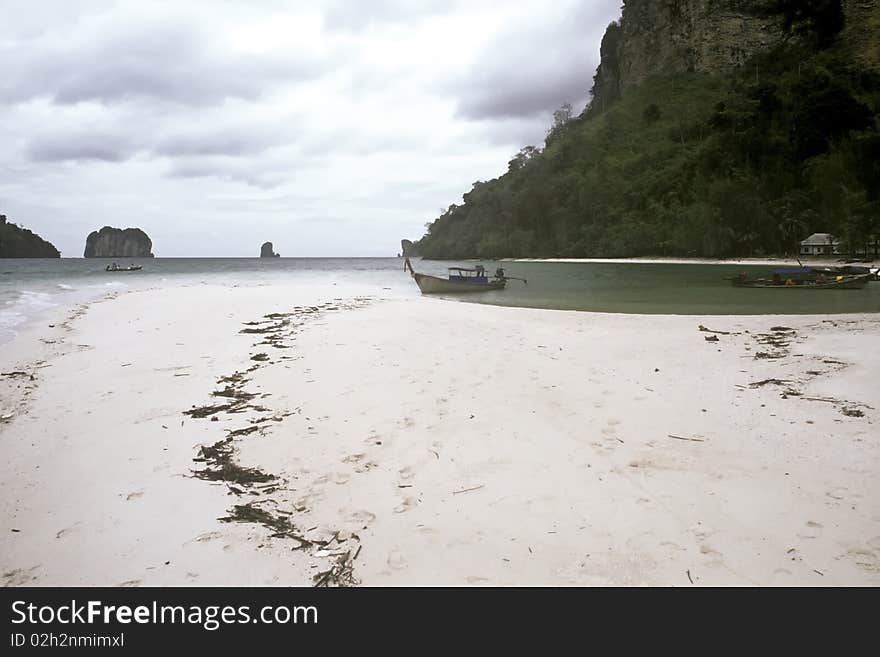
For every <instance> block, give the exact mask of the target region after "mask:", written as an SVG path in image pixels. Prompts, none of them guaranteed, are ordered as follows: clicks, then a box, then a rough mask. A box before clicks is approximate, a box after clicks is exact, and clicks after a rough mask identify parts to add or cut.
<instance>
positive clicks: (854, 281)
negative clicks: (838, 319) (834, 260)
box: [730, 268, 871, 290]
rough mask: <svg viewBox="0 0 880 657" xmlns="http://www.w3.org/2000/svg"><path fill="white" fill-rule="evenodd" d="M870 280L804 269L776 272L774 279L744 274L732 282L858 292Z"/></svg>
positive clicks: (778, 288)
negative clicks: (751, 276) (750, 276)
mask: <svg viewBox="0 0 880 657" xmlns="http://www.w3.org/2000/svg"><path fill="white" fill-rule="evenodd" d="M870 279H871V275H870V274H855V275H850V274H836V275H835V274H832V275H826V274H825V273H824V272H822V271H820V270H814V269H809V268H803V269H780V270H776V271H774V272H773V275H772V278H749V277H748V276H747V275H746V274H744V273H743V274H740V275H739V276H736V277H734V278H732V279H730V280H731V282H732V283H733V285H734V286H735V287H758V288H772V289H776V290H780V289H781V290H858V289H860V288H863V287H865V286H866V285H867V284H868V281H869V280H870Z"/></svg>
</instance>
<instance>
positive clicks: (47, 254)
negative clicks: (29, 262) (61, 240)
mask: <svg viewBox="0 0 880 657" xmlns="http://www.w3.org/2000/svg"><path fill="white" fill-rule="evenodd" d="M60 257H61V254H60V253H59V252H58V249H56V248H55V246H54V245H53V244H52V243H51V242H47V241H46V240H44V239H43V238H42V237H40V236H39V235H37V234H36V233H33V232H31V231H29V230H28V229H27V228H22V227H21V226H17V225H16V224H13V223H9V222H7V220H6V215H5V214H0V258H60Z"/></svg>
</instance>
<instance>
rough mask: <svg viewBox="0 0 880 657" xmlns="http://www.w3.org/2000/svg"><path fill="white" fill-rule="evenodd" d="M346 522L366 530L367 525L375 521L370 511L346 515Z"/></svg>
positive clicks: (374, 516)
mask: <svg viewBox="0 0 880 657" xmlns="http://www.w3.org/2000/svg"><path fill="white" fill-rule="evenodd" d="M347 519H348V522H350V523H353V524H355V525H357V526H358V527H363V528H364V529H366V528H367V525H371V524H372V523H374V522H375V521H376V514H375V513H371V512H370V511H364V510H360V511H352V512H351V513H350V514H348V518H347Z"/></svg>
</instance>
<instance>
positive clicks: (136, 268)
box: [104, 262, 143, 271]
mask: <svg viewBox="0 0 880 657" xmlns="http://www.w3.org/2000/svg"><path fill="white" fill-rule="evenodd" d="M141 269H143V265H129V266H128V267H120V266H119V265H117V264H116V263H115V262H114V263H113V264H112V265H107V266H106V267H105V268H104V271H140V270H141Z"/></svg>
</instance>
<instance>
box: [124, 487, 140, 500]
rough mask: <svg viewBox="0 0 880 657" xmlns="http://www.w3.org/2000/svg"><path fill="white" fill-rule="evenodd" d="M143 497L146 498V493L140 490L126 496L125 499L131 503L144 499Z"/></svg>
mask: <svg viewBox="0 0 880 657" xmlns="http://www.w3.org/2000/svg"><path fill="white" fill-rule="evenodd" d="M143 496H144V491H142V490H138V491H135V492H133V493H129V494H128V495H126V496H125V499H126V500H127V501H129V502H130V501H131V500H136V499H137V498H139V497H143Z"/></svg>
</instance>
